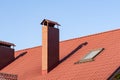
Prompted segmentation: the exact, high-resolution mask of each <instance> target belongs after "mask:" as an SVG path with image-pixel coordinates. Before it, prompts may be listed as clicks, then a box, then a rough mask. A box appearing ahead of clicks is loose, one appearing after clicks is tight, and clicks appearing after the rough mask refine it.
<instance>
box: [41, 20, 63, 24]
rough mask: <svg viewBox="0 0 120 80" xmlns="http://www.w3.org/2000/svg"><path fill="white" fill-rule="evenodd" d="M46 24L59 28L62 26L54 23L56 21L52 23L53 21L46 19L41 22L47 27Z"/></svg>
mask: <svg viewBox="0 0 120 80" xmlns="http://www.w3.org/2000/svg"><path fill="white" fill-rule="evenodd" d="M45 23H48V24H53V25H57V26H61V25H60V24H58V23H57V22H54V21H51V20H48V19H44V20H43V21H42V22H41V25H45Z"/></svg>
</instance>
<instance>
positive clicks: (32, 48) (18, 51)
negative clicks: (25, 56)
mask: <svg viewBox="0 0 120 80" xmlns="http://www.w3.org/2000/svg"><path fill="white" fill-rule="evenodd" d="M38 47H41V45H40V46H34V47H30V48H25V49H20V50H17V51H15V52H19V51H23V50H29V49H34V48H38Z"/></svg>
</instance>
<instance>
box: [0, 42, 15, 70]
mask: <svg viewBox="0 0 120 80" xmlns="http://www.w3.org/2000/svg"><path fill="white" fill-rule="evenodd" d="M14 46H15V45H14V44H12V43H9V42H4V41H0V70H1V69H2V68H4V67H5V66H7V65H8V64H9V63H11V62H12V61H13V60H14V59H15V58H14V49H13V48H12V47H14Z"/></svg>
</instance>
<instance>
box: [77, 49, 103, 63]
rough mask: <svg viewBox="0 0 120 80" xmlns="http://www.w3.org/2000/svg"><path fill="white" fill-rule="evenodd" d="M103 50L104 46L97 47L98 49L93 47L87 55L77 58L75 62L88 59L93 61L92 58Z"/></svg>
mask: <svg viewBox="0 0 120 80" xmlns="http://www.w3.org/2000/svg"><path fill="white" fill-rule="evenodd" d="M103 50H104V48H99V49H95V50H92V51H90V52H89V53H88V54H87V55H85V56H84V57H83V58H82V59H81V60H79V61H78V62H76V63H75V64H77V63H83V62H88V61H93V60H94V58H95V57H96V56H97V55H98V54H99V53H100V52H102V51H103Z"/></svg>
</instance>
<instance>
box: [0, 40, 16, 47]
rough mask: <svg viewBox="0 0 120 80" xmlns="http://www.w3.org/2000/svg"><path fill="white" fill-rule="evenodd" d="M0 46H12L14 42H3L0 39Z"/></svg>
mask: <svg viewBox="0 0 120 80" xmlns="http://www.w3.org/2000/svg"><path fill="white" fill-rule="evenodd" d="M0 46H3V47H8V48H14V47H15V44H13V43H9V42H5V41H0Z"/></svg>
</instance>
